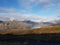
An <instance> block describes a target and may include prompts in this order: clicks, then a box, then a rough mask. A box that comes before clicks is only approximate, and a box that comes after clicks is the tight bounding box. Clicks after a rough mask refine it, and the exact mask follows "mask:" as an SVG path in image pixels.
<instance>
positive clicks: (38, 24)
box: [0, 20, 60, 28]
mask: <svg viewBox="0 0 60 45" xmlns="http://www.w3.org/2000/svg"><path fill="white" fill-rule="evenodd" d="M3 22H4V21H2V20H0V23H3ZM7 22H8V21H7ZM13 22H16V23H18V22H19V24H20V25H21V26H22V25H23V26H27V27H32V28H38V27H41V26H45V25H51V24H60V20H53V21H46V22H34V21H31V20H24V21H16V20H14V21H13Z"/></svg>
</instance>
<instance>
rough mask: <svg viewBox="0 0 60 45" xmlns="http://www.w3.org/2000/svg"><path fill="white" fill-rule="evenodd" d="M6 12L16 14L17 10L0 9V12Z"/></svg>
mask: <svg viewBox="0 0 60 45" xmlns="http://www.w3.org/2000/svg"><path fill="white" fill-rule="evenodd" d="M1 11H2V12H7V13H13V12H17V10H16V9H15V8H4V7H0V12H1Z"/></svg>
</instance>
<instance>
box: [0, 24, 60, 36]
mask: <svg viewBox="0 0 60 45" xmlns="http://www.w3.org/2000/svg"><path fill="white" fill-rule="evenodd" d="M42 33H60V24H56V25H51V26H43V27H42V28H36V29H27V30H26V29H25V30H23V29H8V30H6V31H4V32H0V34H15V35H22V34H23V35H24V34H42Z"/></svg>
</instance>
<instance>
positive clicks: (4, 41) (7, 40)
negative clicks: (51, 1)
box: [0, 33, 60, 45]
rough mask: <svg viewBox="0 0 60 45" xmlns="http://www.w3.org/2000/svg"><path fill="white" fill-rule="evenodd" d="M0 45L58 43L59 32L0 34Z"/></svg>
mask: <svg viewBox="0 0 60 45" xmlns="http://www.w3.org/2000/svg"><path fill="white" fill-rule="evenodd" d="M0 45H60V33H54V34H53V33H49V34H46V33H45V34H26V35H10V34H7V35H0Z"/></svg>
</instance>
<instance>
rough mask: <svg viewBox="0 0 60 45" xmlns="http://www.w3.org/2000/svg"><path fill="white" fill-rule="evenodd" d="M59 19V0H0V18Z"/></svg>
mask: <svg viewBox="0 0 60 45" xmlns="http://www.w3.org/2000/svg"><path fill="white" fill-rule="evenodd" d="M10 17H12V18H14V19H16V20H20V21H21V20H33V21H37V22H38V21H41V20H46V21H49V20H54V19H60V0H0V20H1V19H2V20H4V19H5V20H6V19H7V20H8V18H10Z"/></svg>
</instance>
